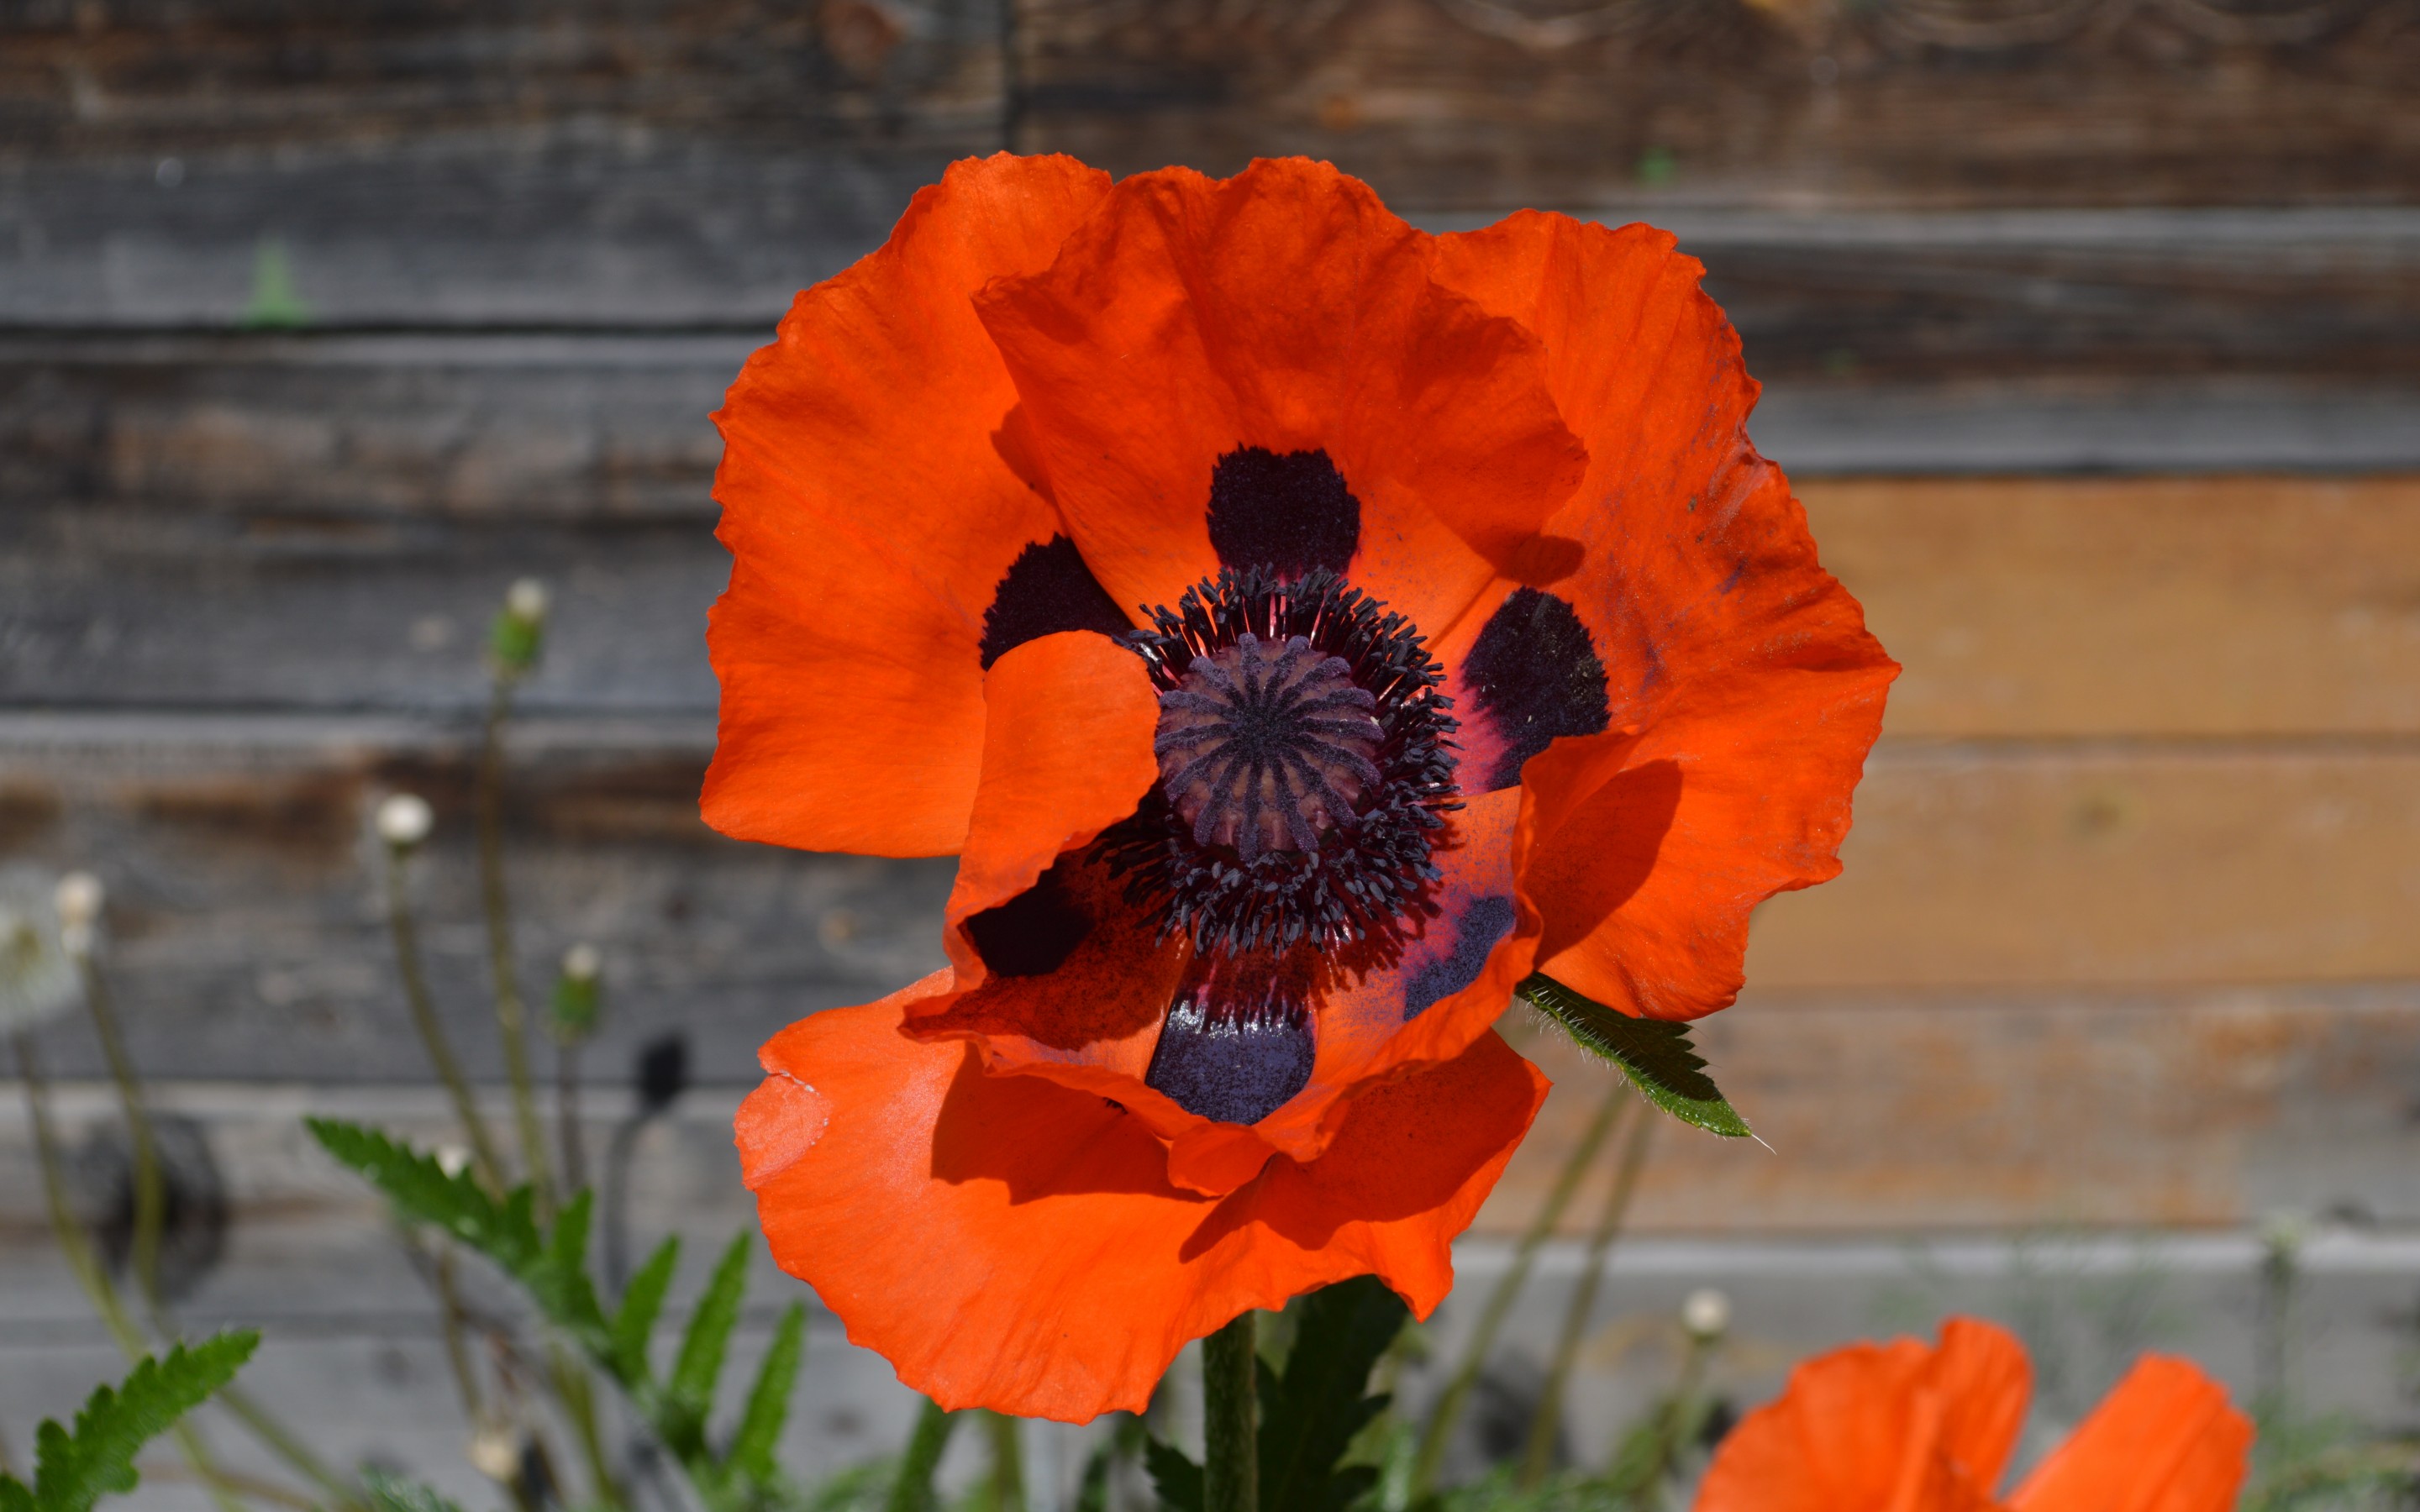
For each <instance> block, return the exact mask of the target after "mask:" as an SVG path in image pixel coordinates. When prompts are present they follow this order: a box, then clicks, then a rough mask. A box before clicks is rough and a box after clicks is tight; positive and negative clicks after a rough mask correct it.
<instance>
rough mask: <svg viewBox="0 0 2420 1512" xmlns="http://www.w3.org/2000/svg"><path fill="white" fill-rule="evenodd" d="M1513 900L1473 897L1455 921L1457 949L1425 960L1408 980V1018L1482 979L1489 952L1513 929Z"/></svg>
mask: <svg viewBox="0 0 2420 1512" xmlns="http://www.w3.org/2000/svg"><path fill="white" fill-rule="evenodd" d="M1514 913H1515V910H1514V909H1513V906H1512V899H1510V898H1507V897H1503V896H1501V895H1500V894H1499V895H1492V896H1489V897H1485V898H1475V899H1473V900H1471V903H1470V906H1469V907H1467V908H1466V909H1464V910H1463V911H1462V917H1461V918H1457V919H1455V920H1454V921H1453V949H1451V950H1449V951H1447V952H1446V953H1445V954H1444V955H1442V956H1440V957H1438V958H1437V959H1436V960H1434V961H1430V962H1427V963H1425V964H1422V965H1421V966H1420V968H1419V970H1418V971H1415V972H1413V973H1412V974H1411V977H1410V978H1409V980H1406V981H1404V1022H1405V1023H1407V1024H1408V1023H1409V1022H1411V1021H1412V1020H1413V1019H1416V1018H1419V1016H1420V1015H1421V1014H1422V1013H1425V1012H1427V1011H1429V1010H1430V1009H1431V1008H1432V1007H1434V1006H1435V1005H1436V1004H1437V1003H1440V1002H1442V1001H1444V1000H1445V999H1446V998H1449V997H1451V996H1452V995H1454V994H1456V993H1458V992H1460V991H1462V990H1463V989H1464V988H1465V987H1467V986H1469V985H1470V984H1471V983H1472V982H1474V981H1477V980H1479V974H1480V973H1481V972H1482V971H1484V970H1486V969H1487V956H1488V952H1489V951H1491V950H1494V949H1496V942H1497V941H1498V940H1500V939H1502V938H1503V937H1504V936H1505V935H1507V934H1510V933H1512V920H1513V917H1514Z"/></svg>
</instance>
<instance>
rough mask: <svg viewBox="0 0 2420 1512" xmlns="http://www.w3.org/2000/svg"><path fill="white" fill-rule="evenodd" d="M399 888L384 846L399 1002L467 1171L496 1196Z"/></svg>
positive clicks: (497, 1180)
mask: <svg viewBox="0 0 2420 1512" xmlns="http://www.w3.org/2000/svg"><path fill="white" fill-rule="evenodd" d="M404 883H405V876H404V857H403V856H402V854H401V853H399V852H398V851H396V849H395V848H394V847H392V846H390V847H388V850H387V857H386V927H387V932H388V933H390V934H392V935H394V936H395V964H396V975H397V976H399V977H401V978H402V979H403V997H404V1001H405V1002H406V1003H407V1004H409V1005H410V1006H411V1026H412V1027H413V1028H414V1029H415V1030H417V1031H418V1032H419V1035H420V1045H421V1048H422V1049H424V1050H426V1051H427V1053H428V1063H429V1065H430V1066H432V1067H434V1068H435V1069H436V1072H437V1079H438V1080H439V1081H442V1082H443V1083H444V1084H445V1093H446V1096H448V1097H449V1098H451V1099H452V1100H453V1103H454V1117H455V1119H456V1121H458V1122H459V1123H460V1124H461V1125H462V1137H463V1138H465V1139H467V1140H469V1141H470V1143H471V1164H472V1166H473V1168H474V1169H476V1170H477V1171H478V1173H479V1180H480V1181H481V1182H483V1183H484V1184H485V1185H486V1186H487V1187H488V1189H489V1191H490V1192H495V1193H499V1194H501V1193H502V1192H503V1191H504V1187H505V1181H504V1163H503V1161H502V1160H500V1159H499V1158H498V1157H497V1154H496V1142H495V1140H494V1138H493V1137H492V1136H491V1135H489V1133H488V1120H487V1119H483V1118H481V1117H480V1116H479V1104H478V1103H477V1102H476V1101H475V1100H474V1099H473V1097H472V1095H471V1083H470V1081H469V1079H468V1078H467V1077H465V1076H464V1075H463V1074H462V1063H461V1062H460V1061H458V1060H457V1059H455V1058H454V1047H453V1046H452V1045H451V1044H449V1043H447V1042H446V1040H445V1026H444V1025H443V1024H442V1023H441V1022H440V1021H439V1019H438V1017H437V1005H436V1003H435V1002H434V1001H432V1000H431V999H430V997H429V995H428V977H427V973H426V972H424V971H423V970H422V969H421V964H420V931H419V929H418V927H417V926H416V925H414V923H413V922H412V918H411V900H410V896H409V893H408V891H407V889H406V887H405V886H404Z"/></svg>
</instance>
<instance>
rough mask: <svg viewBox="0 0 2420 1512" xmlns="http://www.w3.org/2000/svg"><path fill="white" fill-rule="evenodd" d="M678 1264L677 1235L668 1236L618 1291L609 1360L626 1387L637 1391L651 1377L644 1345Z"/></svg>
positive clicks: (678, 1246) (653, 1328)
mask: <svg viewBox="0 0 2420 1512" xmlns="http://www.w3.org/2000/svg"><path fill="white" fill-rule="evenodd" d="M679 1265H680V1236H679V1235H678V1234H672V1235H668V1236H666V1238H665V1240H664V1242H662V1243H660V1244H659V1245H657V1246H656V1252H655V1253H654V1254H653V1255H650V1256H648V1257H647V1263H646V1264H644V1265H643V1266H641V1267H639V1273H638V1274H637V1275H634V1276H632V1277H631V1278H630V1284H629V1285H628V1287H625V1288H623V1290H622V1304H621V1306H620V1307H619V1308H617V1309H616V1310H615V1311H614V1314H613V1327H612V1353H611V1355H610V1356H609V1359H610V1362H611V1364H612V1365H613V1374H614V1376H615V1378H616V1379H617V1380H619V1381H621V1383H622V1384H623V1386H624V1387H625V1388H627V1389H629V1390H637V1389H639V1388H640V1387H642V1386H644V1385H645V1384H647V1383H648V1382H649V1381H651V1380H653V1378H654V1372H653V1370H652V1369H651V1368H650V1367H649V1365H648V1364H647V1345H648V1343H649V1341H651V1340H652V1339H653V1338H654V1337H655V1335H656V1319H657V1318H658V1317H659V1316H661V1314H662V1313H663V1310H664V1293H665V1292H667V1291H669V1290H671V1289H672V1284H673V1272H674V1271H675V1269H676V1268H678V1266H679Z"/></svg>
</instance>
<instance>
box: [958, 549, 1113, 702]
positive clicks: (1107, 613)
mask: <svg viewBox="0 0 2420 1512" xmlns="http://www.w3.org/2000/svg"><path fill="white" fill-rule="evenodd" d="M1133 628H1134V624H1133V622H1132V621H1130V620H1128V619H1127V618H1126V617H1125V614H1123V613H1121V612H1120V611H1119V609H1118V606H1117V601H1116V600H1115V599H1113V598H1111V597H1109V590H1108V589H1106V588H1103V587H1102V586H1101V584H1100V580H1099V579H1096V578H1094V576H1093V569H1092V568H1091V567H1088V566H1086V565H1085V564H1084V554H1083V553H1082V552H1080V551H1078V550H1077V549H1076V543H1075V542H1073V541H1071V540H1069V539H1067V537H1065V536H1063V535H1054V536H1052V537H1050V539H1048V540H1047V541H1036V542H1034V543H1033V544H1032V545H1031V546H1029V547H1027V548H1025V549H1024V550H1022V551H1020V552H1018V553H1017V554H1016V561H1015V562H1012V563H1009V564H1008V571H1006V572H1005V573H1002V574H1001V579H1000V586H999V587H998V588H995V589H993V590H992V595H991V607H990V608H989V609H985V610H984V629H983V665H984V670H985V671H990V670H991V664H992V663H993V662H996V661H998V660H1000V658H1001V657H1002V656H1007V655H1008V654H1009V653H1010V652H1012V651H1014V650H1016V648H1017V647H1018V646H1021V645H1023V644H1025V642H1027V641H1028V640H1041V639H1042V638H1043V637H1044V636H1046V635H1057V634H1058V633H1059V632H1060V631H1062V630H1097V631H1099V632H1100V633H1101V634H1103V635H1108V636H1121V635H1124V634H1125V633H1126V632H1127V631H1129V630H1131V629H1133Z"/></svg>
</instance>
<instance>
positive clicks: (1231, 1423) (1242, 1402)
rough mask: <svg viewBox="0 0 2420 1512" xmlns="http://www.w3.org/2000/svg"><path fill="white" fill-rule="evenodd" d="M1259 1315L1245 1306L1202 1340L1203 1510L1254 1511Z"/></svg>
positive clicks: (1257, 1483)
mask: <svg viewBox="0 0 2420 1512" xmlns="http://www.w3.org/2000/svg"><path fill="white" fill-rule="evenodd" d="M1259 1317H1260V1315H1259V1314H1258V1313H1255V1312H1251V1311H1249V1310H1247V1311H1245V1312H1243V1313H1241V1314H1239V1315H1237V1316H1236V1318H1235V1319H1234V1320H1233V1322H1230V1323H1228V1324H1227V1325H1226V1326H1225V1327H1224V1328H1221V1329H1219V1330H1218V1332H1217V1333H1215V1334H1213V1335H1210V1336H1209V1337H1208V1338H1205V1339H1203V1340H1202V1512H1258V1508H1259V1505H1260V1500H1261V1488H1260V1478H1261V1477H1260V1470H1261V1457H1260V1445H1259V1443H1258V1438H1259V1435H1258V1434H1257V1433H1256V1432H1255V1431H1254V1427H1255V1423H1254V1419H1255V1417H1256V1415H1257V1414H1256V1413H1255V1412H1254V1411H1253V1409H1254V1406H1255V1402H1254V1397H1255V1396H1256V1395H1257V1391H1256V1388H1257V1385H1258V1381H1257V1380H1256V1376H1257V1373H1258V1372H1257V1366H1256V1364H1255V1358H1256V1356H1257V1354H1258V1352H1259V1340H1258V1332H1259V1330H1258V1323H1257V1320H1258V1319H1259Z"/></svg>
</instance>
